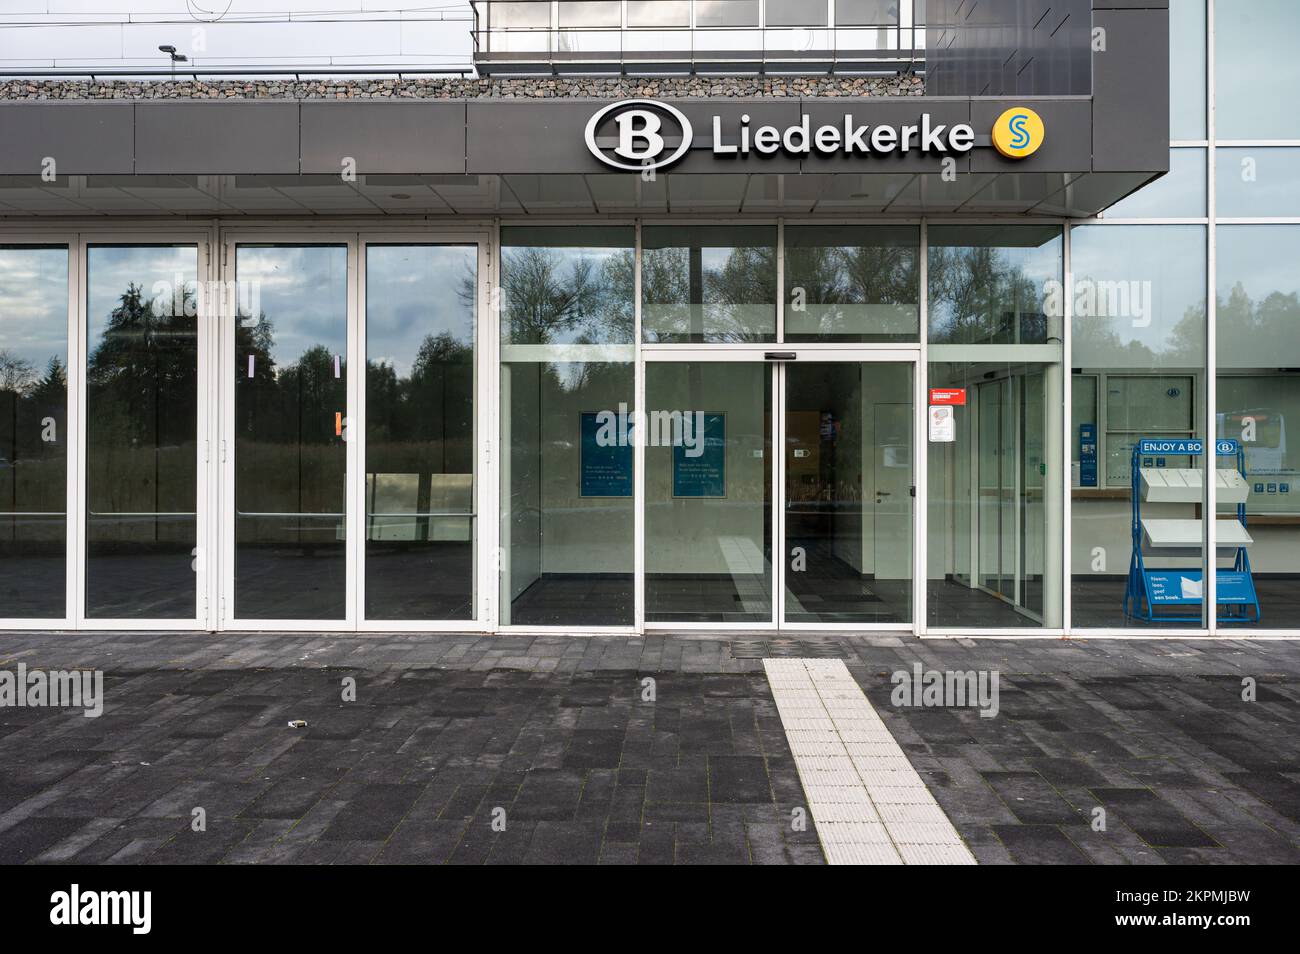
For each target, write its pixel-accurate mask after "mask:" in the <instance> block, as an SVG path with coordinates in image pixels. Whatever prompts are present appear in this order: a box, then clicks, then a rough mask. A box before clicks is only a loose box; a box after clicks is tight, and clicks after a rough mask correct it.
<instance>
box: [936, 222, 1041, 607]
mask: <svg viewBox="0 0 1300 954" xmlns="http://www.w3.org/2000/svg"><path fill="white" fill-rule="evenodd" d="M1062 250H1063V239H1062V233H1061V230H1060V228H1059V227H1056V226H1021V225H1010V226H989V225H972V226H932V227H931V228H930V229H929V260H928V274H929V296H930V297H929V317H930V321H929V324H930V327H929V340H930V346H929V387H930V389H931V390H930V405H931V407H930V412H929V413H930V416H931V424H930V427H931V432H930V441H929V475H928V498H929V499H928V501H927V506H928V545H929V555H928V573H927V575H928V579H929V585H928V588H927V617H928V620H929V624H930V626H932V627H935V628H955V629H959V628H972V627H981V628H993V627H996V628H1008V627H1010V628H1020V627H1034V626H1042V627H1049V628H1055V627H1059V626H1061V625H1062V616H1061V612H1062V600H1061V590H1062V583H1061V576H1062V573H1061V559H1060V552H1061V551H1060V544H1059V541H1060V525H1061V513H1062V510H1063V505H1064V502H1063V499H1062V496H1061V492H1060V476H1061V475H1060V473H1059V471H1060V467H1059V464H1058V463H1057V462H1058V461H1060V460H1061V453H1062V452H1063V450H1062V446H1061V439H1062V433H1061V429H1062V411H1061V394H1062V390H1063V373H1062V360H1063V341H1064V337H1063V335H1064V329H1063V327H1062V314H1063V311H1062V303H1061V295H1062V293H1063V279H1064V271H1063V252H1062Z"/></svg>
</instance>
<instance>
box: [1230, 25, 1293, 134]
mask: <svg viewBox="0 0 1300 954" xmlns="http://www.w3.org/2000/svg"><path fill="white" fill-rule="evenodd" d="M1216 10H1217V16H1215V18H1214V40H1215V48H1214V83H1215V86H1214V89H1215V104H1214V105H1215V134H1216V135H1217V136H1218V138H1219V139H1300V112H1297V110H1296V109H1295V108H1294V103H1295V91H1296V90H1297V89H1300V57H1297V56H1296V55H1295V51H1296V46H1297V44H1300V4H1298V3H1296V2H1295V0H1250V2H1249V3H1220V4H1219V6H1218V7H1217V8H1216Z"/></svg>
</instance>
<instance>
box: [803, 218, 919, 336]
mask: <svg viewBox="0 0 1300 954" xmlns="http://www.w3.org/2000/svg"><path fill="white" fill-rule="evenodd" d="M919 250H920V230H919V229H917V228H916V227H915V226H909V225H903V226H888V225H882V226H851V225H828V226H793V225H791V226H787V227H786V230H785V340H786V341H844V342H851V341H913V342H914V341H916V338H917V334H918V332H919V328H920V320H919V315H920V311H919V308H918V306H917V301H918V300H919V298H918V289H919V281H920V279H919V272H918V270H917V267H916V263H917V258H918V256H919Z"/></svg>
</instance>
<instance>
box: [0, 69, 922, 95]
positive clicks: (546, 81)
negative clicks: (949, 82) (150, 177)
mask: <svg viewBox="0 0 1300 954" xmlns="http://www.w3.org/2000/svg"><path fill="white" fill-rule="evenodd" d="M924 92H925V83H924V81H923V80H922V79H921V77H919V76H915V75H910V74H907V75H900V76H681V77H658V78H644V77H642V78H629V77H601V76H592V77H582V76H574V77H536V78H528V79H524V78H518V79H500V78H498V79H461V78H441V77H429V78H420V79H382V80H330V79H321V80H291V79H270V78H268V79H257V80H247V81H245V80H211V81H208V80H182V79H177V80H174V81H173V80H151V81H125V80H104V81H100V82H91V81H89V80H9V81H7V82H4V83H0V100H19V99H34V100H49V99H128V100H136V99H558V98H564V97H569V96H574V97H592V98H608V99H621V98H624V97H629V96H653V97H665V98H681V97H691V96H713V97H717V96H736V97H745V98H767V97H771V98H783V97H815V96H824V97H839V96H920V95H921V94H923V93H924Z"/></svg>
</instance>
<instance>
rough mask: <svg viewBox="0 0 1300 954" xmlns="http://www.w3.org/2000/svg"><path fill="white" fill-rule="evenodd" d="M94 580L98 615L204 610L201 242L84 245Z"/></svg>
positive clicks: (92, 600)
mask: <svg viewBox="0 0 1300 954" xmlns="http://www.w3.org/2000/svg"><path fill="white" fill-rule="evenodd" d="M86 273H87V288H86V325H87V348H86V426H85V432H86V581H85V615H86V617H87V618H91V619H107V618H117V619H125V618H130V619H194V618H195V616H196V612H197V599H196V596H197V584H196V575H195V566H196V565H197V559H196V557H197V554H196V547H197V545H198V540H197V533H198V521H197V517H196V510H197V504H198V398H199V394H198V373H199V335H198V315H197V308H196V302H195V300H194V297H193V294H194V289H195V287H196V284H195V283H196V282H197V278H198V248H197V246H194V245H91V246H89V247H88V249H87V251H86Z"/></svg>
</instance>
